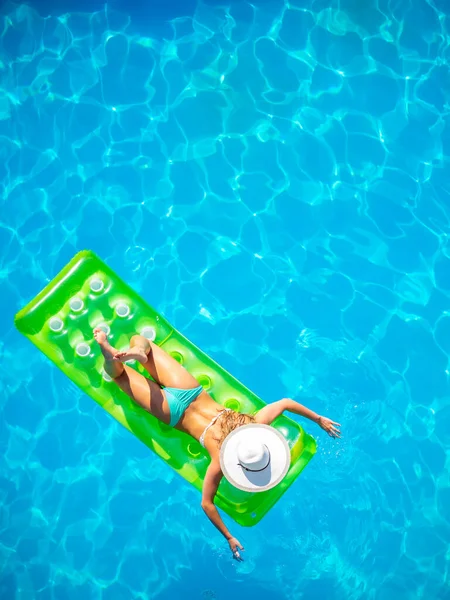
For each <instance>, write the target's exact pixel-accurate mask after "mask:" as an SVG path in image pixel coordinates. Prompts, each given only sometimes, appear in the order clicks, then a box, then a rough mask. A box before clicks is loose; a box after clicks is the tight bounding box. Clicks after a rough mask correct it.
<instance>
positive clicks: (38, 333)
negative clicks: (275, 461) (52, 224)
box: [15, 251, 316, 526]
mask: <svg viewBox="0 0 450 600" xmlns="http://www.w3.org/2000/svg"><path fill="white" fill-rule="evenodd" d="M15 323H16V326H17V328H18V330H19V331H20V332H21V333H23V334H24V335H25V336H27V337H28V338H29V339H30V340H31V341H32V342H33V344H35V345H36V346H37V347H38V348H39V350H41V351H42V352H43V353H44V354H45V355H46V356H47V357H48V358H50V360H52V361H53V362H54V363H55V364H56V365H57V366H58V367H59V368H60V369H61V370H62V371H63V372H64V373H65V374H66V375H67V376H68V377H70V379H71V380H72V381H73V382H74V383H76V384H77V385H78V386H79V387H80V388H81V389H82V390H83V391H84V392H86V394H88V395H89V396H91V398H93V400H95V401H96V402H97V403H98V404H100V406H102V408H104V409H105V410H106V411H107V412H108V413H109V414H110V415H112V416H113V417H114V418H115V419H117V421H119V423H121V424H122V425H124V426H125V427H126V428H127V429H129V430H130V431H131V432H132V433H133V434H134V435H135V436H136V437H137V438H139V439H140V440H141V441H142V442H144V444H146V445H147V446H148V447H149V448H151V450H153V451H154V452H156V454H157V455H158V456H159V457H160V458H161V459H162V460H164V461H165V462H166V463H167V464H168V465H170V466H171V467H172V468H173V469H175V471H177V472H178V473H179V474H180V475H181V476H182V477H184V478H185V479H186V480H187V481H189V483H191V484H192V485H193V486H194V487H195V488H197V489H198V490H201V489H202V486H203V479H204V476H205V472H206V469H207V467H208V463H209V455H208V454H207V452H206V451H205V450H204V449H203V448H202V446H200V444H199V443H198V442H197V441H196V440H194V439H193V438H191V437H190V436H188V435H186V434H184V433H181V432H179V431H177V430H176V429H172V428H170V427H169V426H168V425H164V424H163V423H161V422H160V421H158V420H157V419H156V418H155V417H153V416H152V415H150V414H149V413H148V412H146V411H145V410H143V409H142V408H140V407H139V406H137V405H136V404H135V403H134V402H133V401H132V400H131V399H130V398H128V396H127V395H126V394H125V393H124V392H122V390H120V388H119V387H118V386H117V385H116V384H115V383H114V382H113V381H111V379H110V378H109V377H108V376H107V375H106V373H105V372H104V371H103V358H102V356H101V353H100V350H99V348H98V346H97V344H96V343H95V342H94V341H93V337H92V330H93V329H94V327H98V326H101V327H102V328H104V329H105V330H106V331H107V332H108V331H109V330H111V334H112V335H113V338H112V341H113V344H114V346H115V347H116V348H119V349H122V348H126V347H127V346H128V342H129V339H130V338H131V336H132V335H133V334H134V333H136V332H138V333H140V334H141V335H144V336H146V337H147V338H149V339H152V340H153V341H154V342H155V343H156V344H158V345H159V346H161V347H162V348H164V350H165V351H166V352H169V353H170V354H171V355H172V356H173V357H174V358H176V359H177V360H178V361H179V362H180V363H182V364H183V365H184V366H185V367H186V368H187V369H188V371H190V373H192V375H194V377H196V378H197V380H198V381H199V383H200V384H201V385H202V386H203V387H204V388H205V389H206V390H207V391H208V393H209V394H211V396H212V397H213V398H214V400H216V401H217V402H219V403H220V404H222V405H223V406H225V407H227V408H231V409H234V410H237V411H241V412H244V413H255V412H256V411H258V410H259V409H260V408H262V407H263V406H264V403H263V402H262V400H260V398H258V397H257V396H256V395H255V394H253V393H252V392H251V391H250V390H248V389H247V388H246V387H245V386H244V385H242V383H240V382H239V381H237V380H236V379H235V378H234V377H233V376H232V375H230V374H229V373H227V372H226V371H225V370H224V369H223V368H222V367H220V366H219V365H218V364H217V363H216V362H214V361H213V360H212V359H211V358H209V357H208V356H207V355H206V354H204V353H203V352H202V351H201V350H199V349H198V348H197V347H196V346H194V344H192V343H191V342H190V341H189V340H187V339H186V338H185V337H183V336H182V335H181V333H179V332H178V331H177V330H176V329H174V328H173V327H172V326H171V325H170V323H168V322H167V320H166V319H165V318H164V317H163V316H162V315H160V314H159V313H158V312H157V311H156V310H154V309H153V308H151V307H150V306H149V305H148V304H147V303H146V302H145V301H144V300H143V299H142V298H140V297H139V296H138V294H136V292H134V291H133V290H132V289H131V288H130V287H129V286H128V285H127V284H126V283H124V282H123V281H122V280H121V279H120V278H119V277H118V276H117V275H116V274H115V273H114V272H113V271H112V270H111V269H110V268H109V267H108V266H107V265H106V264H105V263H104V262H102V261H101V260H100V259H99V258H98V257H97V256H96V255H95V254H93V253H92V252H89V251H84V252H80V253H79V254H77V255H76V256H75V257H74V258H73V259H72V260H71V261H70V263H69V264H68V265H66V266H65V267H64V268H63V269H62V271H61V272H60V273H59V275H57V276H56V277H55V279H54V280H53V281H51V282H50V283H49V284H48V285H47V286H46V287H45V289H44V290H42V292H41V293H40V294H38V295H37V296H36V298H35V299H34V300H32V301H31V302H30V303H29V304H28V306H26V307H25V308H24V309H22V310H21V311H20V312H19V313H18V314H17V315H16V318H15ZM135 368H137V369H138V370H139V371H140V372H141V373H143V374H146V375H148V374H147V372H146V371H145V370H144V369H143V367H142V366H141V365H140V364H138V363H137V364H136V365H135ZM273 426H274V427H275V428H276V429H278V430H279V431H280V432H281V433H282V434H283V435H284V436H285V437H286V439H287V441H288V443H289V447H290V449H291V466H290V469H289V471H288V474H287V475H286V477H285V479H284V480H283V481H282V482H281V483H280V484H279V485H278V486H277V487H275V488H272V489H271V490H268V491H266V492H260V493H255V494H250V493H248V492H243V491H240V490H238V489H236V488H234V487H233V486H231V484H230V483H228V481H227V480H226V479H225V478H223V480H222V482H221V484H220V486H219V490H218V492H217V496H216V505H217V506H218V507H219V508H221V509H223V510H224V511H225V512H226V513H227V514H228V515H229V516H230V517H232V518H233V519H234V520H235V521H236V522H237V523H239V524H240V525H244V526H252V525H255V524H256V523H258V521H260V520H261V519H262V517H263V516H264V515H265V514H266V513H267V512H268V511H269V510H270V508H271V507H272V506H273V505H274V504H275V503H276V502H277V500H278V499H279V498H280V497H281V496H282V494H283V493H284V492H285V491H286V490H287V488H288V487H289V486H290V485H291V484H292V483H293V481H294V480H295V479H296V478H297V477H298V475H299V474H300V472H301V471H302V470H303V468H304V467H305V466H306V465H307V463H308V462H309V461H310V460H311V458H312V456H313V455H314V453H315V451H316V442H315V440H314V438H312V437H311V436H310V435H308V434H307V433H305V431H304V430H303V429H302V427H301V426H300V425H299V424H298V423H296V422H295V421H293V420H292V419H289V418H287V417H285V416H281V417H279V418H278V419H277V420H276V421H275V422H274V423H273Z"/></svg>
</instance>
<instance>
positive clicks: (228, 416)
mask: <svg viewBox="0 0 450 600" xmlns="http://www.w3.org/2000/svg"><path fill="white" fill-rule="evenodd" d="M249 423H255V417H254V416H253V415H244V414H243V413H239V412H235V411H234V410H227V412H225V413H223V414H222V415H221V417H220V419H219V424H220V433H219V437H217V438H214V439H215V440H216V442H218V444H219V448H220V446H221V445H222V442H223V440H224V439H225V438H226V437H227V435H228V434H229V433H231V432H232V431H234V430H235V429H237V428H238V427H240V426H241V425H248V424H249Z"/></svg>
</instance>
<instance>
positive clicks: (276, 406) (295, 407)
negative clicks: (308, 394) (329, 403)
mask: <svg viewBox="0 0 450 600" xmlns="http://www.w3.org/2000/svg"><path fill="white" fill-rule="evenodd" d="M285 410H287V411H289V412H292V413H294V414H295V415H300V416H301V417H305V418H306V419H310V420H311V421H314V423H317V424H318V425H319V426H320V427H322V429H324V430H325V431H326V432H327V433H328V435H330V436H331V437H341V432H340V431H339V429H337V427H340V425H339V423H336V422H335V421H332V420H331V419H328V418H327V417H321V416H320V415H318V414H317V413H315V412H314V411H312V410H310V409H309V408H307V407H306V406H303V405H302V404H299V403H298V402H295V400H291V398H283V399H282V400H278V402H273V403H272V404H268V405H267V406H265V407H264V408H262V409H261V410H260V411H258V412H257V413H256V415H255V420H256V422H257V423H264V424H265V425H270V424H271V423H272V421H274V420H275V419H276V418H277V417H279V416H280V415H281V414H283V412H284V411H285Z"/></svg>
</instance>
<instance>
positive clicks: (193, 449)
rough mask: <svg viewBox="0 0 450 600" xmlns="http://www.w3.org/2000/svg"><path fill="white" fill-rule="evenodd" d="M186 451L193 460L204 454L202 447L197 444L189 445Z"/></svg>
mask: <svg viewBox="0 0 450 600" xmlns="http://www.w3.org/2000/svg"><path fill="white" fill-rule="evenodd" d="M186 450H187V451H188V453H189V454H190V455H191V456H192V457H193V458H197V457H198V456H200V455H201V453H202V447H201V446H200V444H196V443H192V444H188V445H187V448H186Z"/></svg>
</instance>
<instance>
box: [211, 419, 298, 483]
mask: <svg viewBox="0 0 450 600" xmlns="http://www.w3.org/2000/svg"><path fill="white" fill-rule="evenodd" d="M290 464H291V452H290V450H289V445H288V443H287V441H286V438H285V437H283V435H282V434H281V433H280V432H279V431H277V430H276V429H274V428H273V427H270V426H269V425H262V424H259V423H249V424H248V425H242V426H241V427H238V428H237V429H235V430H234V431H232V432H231V433H230V434H228V435H227V437H226V438H225V440H224V441H223V443H222V447H221V449H220V466H221V468H222V472H223V474H224V476H225V477H226V478H227V479H228V481H229V482H230V483H231V485H233V486H234V487H236V488H238V489H240V490H244V491H245V492H264V491H266V490H270V489H271V488H273V487H275V486H276V485H278V484H279V483H280V481H281V480H282V479H283V478H284V477H285V475H286V473H287V472H288V470H289V467H290Z"/></svg>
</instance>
